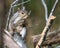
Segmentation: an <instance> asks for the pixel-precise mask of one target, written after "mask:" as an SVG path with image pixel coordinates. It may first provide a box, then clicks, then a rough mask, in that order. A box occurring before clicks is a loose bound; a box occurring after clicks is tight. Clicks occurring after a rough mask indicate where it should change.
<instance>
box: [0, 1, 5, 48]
mask: <svg viewBox="0 0 60 48" xmlns="http://www.w3.org/2000/svg"><path fill="white" fill-rule="evenodd" d="M5 18H6V16H5V0H0V48H3V37H2V36H3V32H4V31H3V28H4V27H5Z"/></svg>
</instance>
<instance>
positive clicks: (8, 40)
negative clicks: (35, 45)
mask: <svg viewBox="0 0 60 48" xmlns="http://www.w3.org/2000/svg"><path fill="white" fill-rule="evenodd" d="M3 38H4V43H5V44H6V45H7V46H8V47H9V48H20V47H19V46H18V45H17V44H16V43H15V42H14V40H13V39H12V38H11V37H9V36H8V35H7V34H5V33H4V35H3Z"/></svg>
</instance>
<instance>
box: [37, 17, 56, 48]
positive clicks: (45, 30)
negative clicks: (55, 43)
mask: <svg viewBox="0 0 60 48" xmlns="http://www.w3.org/2000/svg"><path fill="white" fill-rule="evenodd" d="M55 18H56V17H54V16H50V17H49V19H48V21H47V24H46V26H45V28H44V30H43V32H42V34H41V38H40V39H39V41H38V43H37V45H36V48H40V47H41V45H42V43H43V42H44V40H45V37H46V34H47V32H48V30H49V29H50V27H51V25H52V23H53V21H54V19H55Z"/></svg>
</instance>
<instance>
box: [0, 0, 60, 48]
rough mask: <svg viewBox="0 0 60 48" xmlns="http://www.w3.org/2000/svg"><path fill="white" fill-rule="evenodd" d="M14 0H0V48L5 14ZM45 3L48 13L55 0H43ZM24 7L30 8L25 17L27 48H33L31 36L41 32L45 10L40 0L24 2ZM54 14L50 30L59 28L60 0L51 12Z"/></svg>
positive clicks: (44, 22)
mask: <svg viewBox="0 0 60 48" xmlns="http://www.w3.org/2000/svg"><path fill="white" fill-rule="evenodd" d="M13 1H14V0H0V46H1V47H0V48H2V47H3V45H2V44H3V41H2V40H3V37H2V33H3V28H5V25H6V19H7V14H8V11H9V8H10V4H11V3H12V2H13ZM24 1H26V0H24ZM45 1H46V4H47V6H48V14H50V12H51V9H52V7H53V5H54V3H55V0H45ZM24 6H25V7H26V10H27V11H29V10H31V14H30V16H29V18H28V19H27V24H28V25H27V36H26V43H27V46H28V48H34V44H33V43H32V40H31V36H32V35H37V34H40V33H41V32H42V30H43V29H44V27H45V25H46V21H45V11H44V7H43V5H42V2H41V0H31V1H30V2H28V3H26V4H24ZM18 7H21V6H18ZM18 7H16V8H15V11H17V8H18ZM53 15H54V16H56V19H55V21H54V23H53V25H52V27H51V29H50V30H51V31H54V30H57V29H58V28H60V21H59V20H60V0H59V2H58V4H57V6H56V8H55V11H54V13H53Z"/></svg>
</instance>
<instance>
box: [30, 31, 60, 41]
mask: <svg viewBox="0 0 60 48" xmlns="http://www.w3.org/2000/svg"><path fill="white" fill-rule="evenodd" d="M58 34H60V31H59V30H58V31H53V32H48V33H47V39H48V38H53V37H55V36H56V35H58ZM40 37H41V34H39V35H34V36H31V38H32V40H33V42H38V41H39V39H40Z"/></svg>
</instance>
